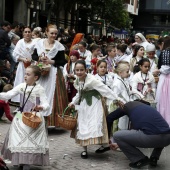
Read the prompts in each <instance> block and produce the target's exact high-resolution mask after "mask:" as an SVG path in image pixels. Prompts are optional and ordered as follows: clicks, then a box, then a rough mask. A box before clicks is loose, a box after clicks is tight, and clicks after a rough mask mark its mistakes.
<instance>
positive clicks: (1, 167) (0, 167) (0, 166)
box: [0, 158, 9, 170]
mask: <svg viewBox="0 0 170 170" xmlns="http://www.w3.org/2000/svg"><path fill="white" fill-rule="evenodd" d="M0 170H9V169H8V167H7V166H6V163H5V162H4V161H3V160H2V158H0Z"/></svg>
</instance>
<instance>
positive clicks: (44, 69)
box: [37, 52, 51, 76]
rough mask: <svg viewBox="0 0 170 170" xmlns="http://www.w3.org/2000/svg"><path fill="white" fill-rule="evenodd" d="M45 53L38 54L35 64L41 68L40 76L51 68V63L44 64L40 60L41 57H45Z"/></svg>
mask: <svg viewBox="0 0 170 170" xmlns="http://www.w3.org/2000/svg"><path fill="white" fill-rule="evenodd" d="M45 56H46V55H45V53H44V52H43V53H42V54H41V56H39V59H38V63H37V66H38V67H39V68H40V69H41V75H42V76H47V75H48V74H49V72H50V69H51V64H44V63H43V62H41V57H45Z"/></svg>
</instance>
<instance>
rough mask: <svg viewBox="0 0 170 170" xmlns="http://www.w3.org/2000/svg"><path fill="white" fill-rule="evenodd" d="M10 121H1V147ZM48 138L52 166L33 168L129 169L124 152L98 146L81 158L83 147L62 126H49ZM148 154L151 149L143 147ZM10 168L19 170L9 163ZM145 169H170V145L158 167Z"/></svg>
mask: <svg viewBox="0 0 170 170" xmlns="http://www.w3.org/2000/svg"><path fill="white" fill-rule="evenodd" d="M9 126H10V123H9V122H7V123H2V122H0V133H1V136H0V148H1V146H2V143H3V140H4V138H5V135H6V133H7V131H8V129H9ZM48 132H49V134H48V139H49V144H50V163H51V164H50V166H49V167H44V168H43V167H31V170H104V169H105V170H128V169H130V168H129V166H128V164H129V161H128V160H127V158H126V157H125V155H124V154H123V153H122V152H118V151H108V152H106V153H103V154H96V153H95V150H96V149H97V148H98V146H90V147H88V154H89V158H88V159H87V160H84V159H81V157H80V153H81V152H82V148H81V147H79V146H78V145H76V144H75V141H74V139H71V138H70V132H69V131H66V130H64V129H61V128H57V129H54V128H49V129H48ZM143 151H144V152H145V153H146V155H147V156H149V155H150V152H151V150H150V149H143ZM8 166H9V168H10V170H18V168H14V167H12V166H11V165H10V163H9V164H8ZM143 169H145V170H150V169H154V170H169V169H170V147H167V148H165V149H164V150H163V152H162V155H161V158H160V160H159V164H158V166H157V168H151V167H149V166H146V167H145V168H143Z"/></svg>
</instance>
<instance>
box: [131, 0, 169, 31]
mask: <svg viewBox="0 0 170 170" xmlns="http://www.w3.org/2000/svg"><path fill="white" fill-rule="evenodd" d="M139 5H140V9H139V15H138V16H136V17H134V20H133V27H134V30H137V31H140V32H144V33H145V34H161V32H162V31H168V30H170V29H169V27H170V1H169V0H141V1H140V2H139Z"/></svg>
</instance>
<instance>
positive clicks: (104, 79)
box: [98, 74, 106, 84]
mask: <svg viewBox="0 0 170 170" xmlns="http://www.w3.org/2000/svg"><path fill="white" fill-rule="evenodd" d="M98 75H99V74H98ZM99 76H100V75H99ZM100 77H101V79H102V80H103V83H104V84H106V74H105V75H104V76H100ZM103 77H104V78H103Z"/></svg>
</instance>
